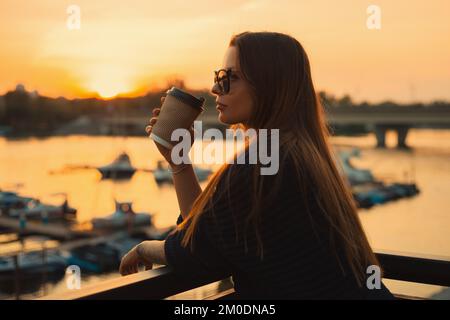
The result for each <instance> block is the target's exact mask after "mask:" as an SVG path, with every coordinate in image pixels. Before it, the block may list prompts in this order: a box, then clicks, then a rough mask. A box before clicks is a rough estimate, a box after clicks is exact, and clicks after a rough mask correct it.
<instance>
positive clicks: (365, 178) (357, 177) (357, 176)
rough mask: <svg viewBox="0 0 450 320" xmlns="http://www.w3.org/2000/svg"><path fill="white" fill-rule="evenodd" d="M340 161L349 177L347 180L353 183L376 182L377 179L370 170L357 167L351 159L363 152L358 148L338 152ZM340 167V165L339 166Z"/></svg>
mask: <svg viewBox="0 0 450 320" xmlns="http://www.w3.org/2000/svg"><path fill="white" fill-rule="evenodd" d="M338 155H339V159H340V160H341V161H340V163H341V165H342V170H343V171H344V172H343V174H344V175H345V176H346V177H347V180H348V181H349V182H350V184H351V185H357V184H361V183H368V182H374V181H375V179H374V177H373V175H372V173H371V172H370V170H366V169H359V168H355V167H354V166H353V165H352V164H351V163H350V159H351V158H353V157H360V155H361V152H360V150H359V149H357V148H353V149H351V150H350V151H340V152H338ZM338 167H340V166H338Z"/></svg>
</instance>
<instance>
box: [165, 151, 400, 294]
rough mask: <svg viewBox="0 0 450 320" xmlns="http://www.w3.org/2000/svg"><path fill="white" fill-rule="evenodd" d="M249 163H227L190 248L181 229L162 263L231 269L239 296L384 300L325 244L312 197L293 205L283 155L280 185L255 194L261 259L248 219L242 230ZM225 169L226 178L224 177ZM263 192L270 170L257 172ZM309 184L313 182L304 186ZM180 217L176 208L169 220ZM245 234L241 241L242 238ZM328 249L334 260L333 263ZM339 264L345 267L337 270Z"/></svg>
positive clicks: (188, 271) (189, 272)
mask: <svg viewBox="0 0 450 320" xmlns="http://www.w3.org/2000/svg"><path fill="white" fill-rule="evenodd" d="M254 167H255V165H251V164H245V165H244V164H233V165H231V166H229V168H228V169H227V171H226V172H225V174H224V176H223V178H222V179H221V181H220V182H219V184H218V185H217V188H216V191H215V193H214V196H213V197H212V198H213V199H212V205H211V207H209V208H208V207H207V208H205V211H204V212H203V214H202V217H201V218H200V223H199V225H198V226H197V229H196V233H195V236H194V250H192V251H191V250H190V247H186V248H185V247H183V246H182V245H181V239H182V237H183V235H184V232H185V229H184V230H182V231H177V232H176V233H174V234H172V235H169V236H168V237H167V239H166V242H165V254H166V259H167V262H168V265H169V266H171V267H173V268H174V269H175V271H176V272H179V273H181V274H183V275H185V276H193V277H195V276H196V275H204V274H205V273H208V272H211V271H215V272H216V271H223V272H224V273H231V274H232V277H233V282H234V288H235V291H236V292H237V293H238V296H239V297H241V298H245V299H254V298H258V299H266V298H272V299H392V298H393V296H392V294H391V293H390V292H389V290H388V289H387V288H386V287H385V286H384V284H382V287H381V289H372V290H369V289H367V288H366V285H365V283H364V284H363V287H362V288H360V287H358V285H357V283H356V281H355V279H354V277H353V276H352V271H351V269H350V267H349V266H348V265H347V264H346V262H345V259H344V254H343V249H342V246H339V244H337V246H336V247H335V248H336V249H335V250H332V249H331V246H330V239H329V234H330V227H329V223H328V222H327V221H326V220H325V218H324V215H323V214H322V213H321V212H320V211H319V209H318V206H317V204H316V202H315V200H314V197H313V195H314V191H313V190H311V192H310V194H308V195H307V199H308V201H309V202H308V203H309V207H310V214H307V213H306V210H305V209H304V208H302V206H301V205H300V204H299V201H298V199H299V197H300V194H299V188H298V186H297V184H296V179H295V174H294V173H295V171H294V167H293V165H292V163H291V161H288V160H285V161H284V162H283V163H280V171H279V172H278V175H281V179H282V180H281V187H280V188H279V189H278V190H277V192H276V194H275V197H273V198H270V199H268V198H267V199H266V198H265V199H260V201H261V202H262V204H263V207H262V210H261V212H260V215H261V228H260V232H261V237H262V241H263V259H262V260H261V257H260V255H259V254H258V253H257V237H256V233H255V231H254V229H253V227H252V225H250V227H249V228H247V230H246V234H247V236H246V238H244V237H243V234H244V232H243V231H244V226H245V225H246V224H245V221H246V217H247V215H248V213H249V212H250V210H251V206H252V200H251V199H252V185H253V184H252V181H253V178H252V177H253V169H254ZM227 174H230V179H229V181H227V179H226V178H225V177H226V175H227ZM264 179H265V183H264V188H263V190H264V194H269V192H270V191H271V189H272V188H273V179H274V176H264ZM312 189H313V188H312ZM181 221H182V218H181V215H180V217H179V219H178V221H177V223H180V222H181ZM244 239H246V241H245V240H244ZM336 255H337V256H339V257H341V259H339V261H340V263H341V264H342V267H340V265H339V262H338V260H337V258H336ZM342 268H343V269H344V272H345V274H344V273H343V271H342Z"/></svg>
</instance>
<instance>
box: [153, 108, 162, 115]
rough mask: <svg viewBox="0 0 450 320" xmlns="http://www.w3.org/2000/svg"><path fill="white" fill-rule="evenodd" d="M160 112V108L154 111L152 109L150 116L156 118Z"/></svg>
mask: <svg viewBox="0 0 450 320" xmlns="http://www.w3.org/2000/svg"><path fill="white" fill-rule="evenodd" d="M160 111H161V108H155V109H153V111H152V115H153V116H154V117H156V116H157V115H158V114H159V113H160Z"/></svg>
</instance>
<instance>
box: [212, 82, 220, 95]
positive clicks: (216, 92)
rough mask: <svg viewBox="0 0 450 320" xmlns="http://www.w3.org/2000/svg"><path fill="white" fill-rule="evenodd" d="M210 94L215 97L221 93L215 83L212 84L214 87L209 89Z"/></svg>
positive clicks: (217, 84)
mask: <svg viewBox="0 0 450 320" xmlns="http://www.w3.org/2000/svg"><path fill="white" fill-rule="evenodd" d="M211 92H212V93H213V94H215V95H220V94H221V93H222V90H220V87H219V83H217V82H216V83H214V85H213V86H212V88H211Z"/></svg>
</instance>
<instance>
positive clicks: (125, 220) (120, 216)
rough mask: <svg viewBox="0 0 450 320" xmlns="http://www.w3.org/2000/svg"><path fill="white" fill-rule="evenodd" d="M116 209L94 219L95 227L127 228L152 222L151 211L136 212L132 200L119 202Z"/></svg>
mask: <svg viewBox="0 0 450 320" xmlns="http://www.w3.org/2000/svg"><path fill="white" fill-rule="evenodd" d="M115 204H116V211H115V212H114V213H113V214H111V215H109V216H107V217H102V218H94V219H92V221H91V222H92V225H93V227H94V229H126V228H128V227H131V226H133V227H136V226H148V225H151V224H152V216H151V214H149V213H143V212H142V213H136V212H134V211H133V208H132V203H131V202H117V201H115Z"/></svg>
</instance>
